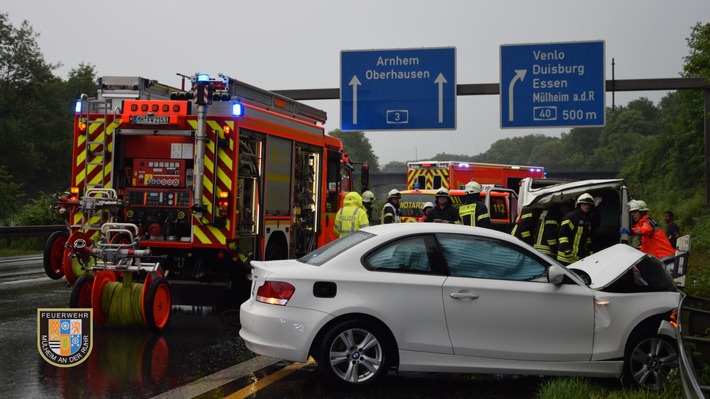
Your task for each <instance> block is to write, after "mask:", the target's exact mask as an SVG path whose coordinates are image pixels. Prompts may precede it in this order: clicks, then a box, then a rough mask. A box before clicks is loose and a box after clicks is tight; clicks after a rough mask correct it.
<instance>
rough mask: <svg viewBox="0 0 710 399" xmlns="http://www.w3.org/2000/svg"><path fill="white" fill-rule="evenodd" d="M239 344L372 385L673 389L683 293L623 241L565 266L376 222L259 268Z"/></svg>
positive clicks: (510, 241) (452, 232)
mask: <svg viewBox="0 0 710 399" xmlns="http://www.w3.org/2000/svg"><path fill="white" fill-rule="evenodd" d="M251 265H252V266H253V271H252V280H253V281H252V288H251V296H250V298H249V299H248V300H247V301H246V302H244V303H243V304H242V305H241V312H240V319H241V330H240V335H241V337H242V338H243V339H244V341H245V342H246V345H247V347H248V348H249V349H250V350H251V351H253V352H255V353H257V354H261V355H265V356H270V357H275V358H281V359H286V360H290V361H296V362H305V361H306V360H307V359H308V358H309V356H312V357H313V358H315V360H316V361H317V363H318V367H319V369H320V370H321V371H322V373H323V374H324V376H325V377H326V378H328V379H330V380H332V381H335V382H338V383H342V384H345V385H349V386H366V385H370V384H373V383H375V382H376V381H377V380H380V379H381V378H383V377H385V376H386V375H387V373H388V371H389V370H401V371H420V372H457V373H461V372H470V373H491V374H530V375H561V376H586V377H623V378H624V381H625V382H626V381H628V382H630V383H632V384H634V385H638V386H642V387H645V388H650V389H662V388H663V387H664V386H665V384H666V382H667V374H668V372H669V371H670V370H672V369H673V368H676V367H677V366H678V360H677V349H676V348H677V346H676V343H675V342H674V341H673V340H672V339H671V338H669V337H668V336H666V335H661V334H659V333H658V330H659V326H660V324H661V322H662V321H663V320H670V319H672V318H673V317H674V316H675V313H676V312H677V308H678V304H679V302H680V298H681V295H682V294H681V293H680V292H679V291H678V290H677V289H676V287H675V284H674V282H673V280H672V278H671V276H670V275H669V274H668V272H667V271H666V270H665V268H664V267H663V265H662V263H661V262H660V261H659V260H658V259H656V258H654V257H652V256H649V255H646V254H644V253H642V252H639V251H638V250H636V249H634V248H632V247H630V246H628V245H624V244H618V245H614V246H612V247H610V248H607V249H605V250H603V251H601V252H599V253H596V254H594V255H592V256H589V257H587V258H585V259H583V260H581V261H579V262H577V263H575V264H572V265H570V266H569V267H565V266H562V265H560V264H559V263H558V262H557V261H555V260H554V259H551V258H549V257H547V256H545V255H543V254H541V253H539V252H537V251H535V250H534V249H533V248H532V247H531V246H529V245H527V244H525V243H523V242H522V241H519V240H517V239H516V238H514V237H512V236H510V235H507V234H504V233H500V232H497V231H493V230H489V229H482V228H476V227H468V226H462V225H451V224H439V223H402V224H388V225H379V226H372V227H368V228H365V229H362V230H360V231H358V232H355V233H353V234H351V235H349V236H346V237H343V238H341V239H338V240H336V241H333V242H331V243H330V244H328V245H326V246H324V247H322V248H319V249H317V250H315V251H313V252H311V253H309V254H308V255H306V256H304V257H303V258H301V259H294V260H279V261H268V262H263V261H252V262H251Z"/></svg>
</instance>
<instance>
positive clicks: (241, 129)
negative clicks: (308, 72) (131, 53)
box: [44, 74, 366, 330]
mask: <svg viewBox="0 0 710 399" xmlns="http://www.w3.org/2000/svg"><path fill="white" fill-rule="evenodd" d="M181 76H183V82H182V83H183V89H178V88H174V87H171V86H167V85H164V84H162V83H159V82H157V81H155V80H149V79H145V78H141V77H122V76H105V77H102V78H100V79H99V80H98V96H97V98H91V99H89V98H88V96H86V95H82V97H81V98H80V99H79V101H78V102H77V105H76V114H75V117H74V139H73V154H72V170H71V179H72V180H71V187H72V189H71V190H70V191H67V192H66V193H64V194H62V195H59V196H57V197H56V198H57V201H56V204H55V205H56V207H57V208H58V209H59V211H60V213H61V214H62V215H64V216H65V218H66V221H67V231H63V232H57V233H55V234H53V235H52V236H51V237H50V238H49V240H48V241H47V244H46V246H45V256H44V266H45V270H46V272H47V274H48V275H49V276H50V277H52V278H54V279H59V278H61V277H62V276H64V277H66V279H67V281H69V283H70V284H72V285H73V288H72V294H71V301H70V302H71V305H72V306H74V307H91V308H93V309H94V318H95V321H96V322H97V323H98V324H99V325H105V324H119V325H133V324H139V325H140V324H147V325H148V326H149V327H150V328H152V329H154V330H160V329H162V328H164V327H165V325H166V324H167V322H168V320H169V315H170V307H171V305H172V304H189V305H209V306H218V305H223V304H225V303H231V304H233V305H237V304H238V303H240V301H241V300H242V299H245V298H246V297H247V296H248V292H249V289H250V282H249V281H248V275H249V266H248V262H249V260H250V259H257V260H269V259H286V258H296V257H299V256H302V255H304V254H306V253H308V252H310V251H311V250H313V249H315V248H316V247H319V246H321V245H323V244H325V243H327V242H329V241H331V240H333V239H335V238H336V236H335V234H334V232H333V221H334V220H335V213H336V212H337V210H338V208H339V205H340V204H341V203H342V198H343V196H344V193H346V192H348V191H351V190H353V187H352V186H351V184H352V182H353V179H352V170H353V168H352V165H351V164H349V160H348V159H347V158H346V157H345V154H344V152H343V146H342V142H341V141H340V140H339V139H337V138H334V137H331V136H328V135H326V134H325V132H324V128H323V124H324V123H325V121H326V114H325V112H323V111H321V110H318V109H315V108H313V107H310V106H307V105H305V104H302V103H299V102H297V101H294V100H292V99H289V98H286V97H283V96H280V95H278V94H275V93H273V92H269V91H266V90H263V89H259V88H257V87H254V86H251V85H248V84H246V83H243V82H240V81H238V80H235V79H232V78H230V77H228V76H225V75H221V74H220V75H218V76H217V77H216V78H212V77H210V76H209V75H205V74H196V75H194V76H192V77H187V76H184V75H181ZM186 78H187V79H189V82H190V84H191V88H190V89H188V90H185V89H184V87H185V79H186ZM363 179H364V180H366V178H365V177H363ZM117 285H118V286H117ZM128 289H130V290H132V292H133V291H135V290H138V292H139V293H140V295H137V296H131V297H130V299H129V300H127V301H124V299H125V298H123V297H121V296H122V295H123V294H122V293H121V292H123V291H128ZM119 302H120V303H121V304H120V305H118V303H119ZM116 308H118V309H116ZM129 313H133V314H134V316H133V317H124V316H123V315H124V314H129Z"/></svg>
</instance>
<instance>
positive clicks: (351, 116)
mask: <svg viewBox="0 0 710 399" xmlns="http://www.w3.org/2000/svg"><path fill="white" fill-rule="evenodd" d="M340 67H341V69H340V130H343V131H355V130H429V129H456V49H455V48H454V47H444V48H422V49H396V50H362V51H357V50H347V51H341V53H340Z"/></svg>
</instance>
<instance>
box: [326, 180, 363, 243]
mask: <svg viewBox="0 0 710 399" xmlns="http://www.w3.org/2000/svg"><path fill="white" fill-rule="evenodd" d="M369 225H370V221H369V219H368V218H367V209H365V206H364V205H363V204H362V197H360V194H358V193H356V192H354V191H353V192H349V193H347V194H346V195H345V198H344V199H343V207H342V208H340V210H339V211H338V213H336V214H335V225H334V227H333V229H334V230H335V234H337V235H338V237H343V236H346V235H348V234H350V233H352V232H354V231H357V230H360V229H361V228H362V227H367V226H369Z"/></svg>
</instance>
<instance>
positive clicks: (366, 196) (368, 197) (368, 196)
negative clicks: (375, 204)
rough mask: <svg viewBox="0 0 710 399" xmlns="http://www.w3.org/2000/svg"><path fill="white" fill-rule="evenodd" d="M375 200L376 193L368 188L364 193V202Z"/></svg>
mask: <svg viewBox="0 0 710 399" xmlns="http://www.w3.org/2000/svg"><path fill="white" fill-rule="evenodd" d="M374 200H375V194H374V193H373V192H372V191H370V190H367V191H365V192H364V193H362V202H372V201H374Z"/></svg>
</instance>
